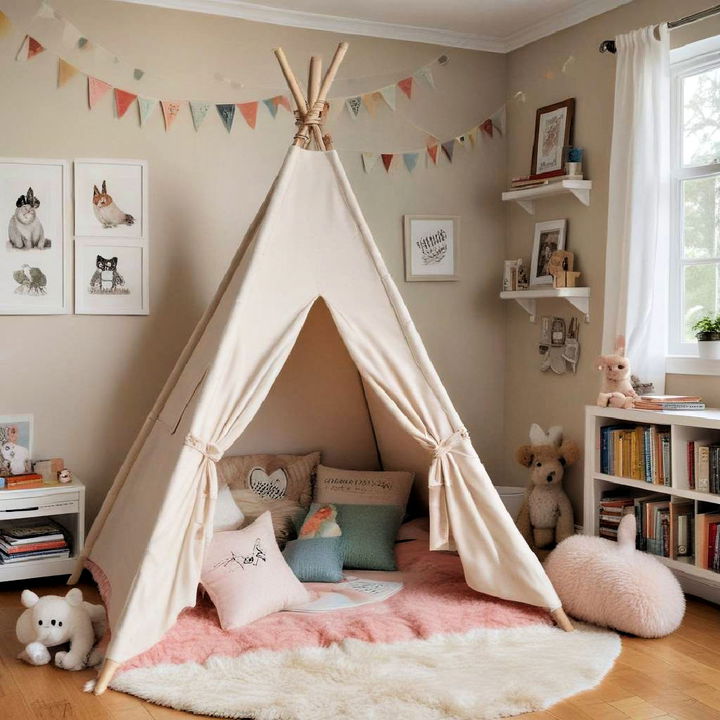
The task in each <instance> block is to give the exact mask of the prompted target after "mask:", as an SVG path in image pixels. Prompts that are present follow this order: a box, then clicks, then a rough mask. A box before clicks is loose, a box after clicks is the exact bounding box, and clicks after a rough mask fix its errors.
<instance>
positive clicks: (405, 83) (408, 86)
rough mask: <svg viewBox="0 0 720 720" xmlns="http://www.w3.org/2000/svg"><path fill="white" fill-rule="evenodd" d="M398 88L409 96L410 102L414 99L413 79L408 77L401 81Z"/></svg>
mask: <svg viewBox="0 0 720 720" xmlns="http://www.w3.org/2000/svg"><path fill="white" fill-rule="evenodd" d="M397 86H398V87H399V88H400V89H401V90H402V91H403V92H404V93H405V94H406V95H407V98H408V100H410V99H411V98H412V86H413V79H412V77H406V78H405V79H404V80H401V81H400V82H399V83H398V84H397Z"/></svg>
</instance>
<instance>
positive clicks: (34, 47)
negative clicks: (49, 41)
mask: <svg viewBox="0 0 720 720" xmlns="http://www.w3.org/2000/svg"><path fill="white" fill-rule="evenodd" d="M43 50H45V48H44V47H43V46H42V45H41V44H40V43H39V42H38V41H37V40H36V39H35V38H32V37H30V36H29V35H28V54H27V56H28V60H29V59H30V58H34V57H35V56H36V55H39V54H40V53H41V52H43Z"/></svg>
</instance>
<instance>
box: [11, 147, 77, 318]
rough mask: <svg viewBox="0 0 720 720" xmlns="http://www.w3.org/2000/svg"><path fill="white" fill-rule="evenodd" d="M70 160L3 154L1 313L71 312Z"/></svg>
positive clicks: (38, 313)
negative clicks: (6, 155) (9, 156)
mask: <svg viewBox="0 0 720 720" xmlns="http://www.w3.org/2000/svg"><path fill="white" fill-rule="evenodd" d="M69 203H70V185H69V177H68V163H67V162H66V161H65V160H41V159H38V158H29V159H26V158H2V159H0V208H2V213H3V216H2V223H3V225H4V227H5V230H3V233H4V236H3V237H2V239H1V240H0V314H2V315H61V314H64V313H67V312H70V302H71V292H70V281H69V267H70V261H71V258H70V243H68V242H66V237H67V235H68V233H67V230H68V228H67V225H68V214H67V209H68V205H69Z"/></svg>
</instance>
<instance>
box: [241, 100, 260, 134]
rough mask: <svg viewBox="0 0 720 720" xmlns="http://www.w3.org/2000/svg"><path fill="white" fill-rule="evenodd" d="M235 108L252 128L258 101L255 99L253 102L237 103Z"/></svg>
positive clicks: (255, 119) (255, 118) (253, 127)
mask: <svg viewBox="0 0 720 720" xmlns="http://www.w3.org/2000/svg"><path fill="white" fill-rule="evenodd" d="M237 109H238V110H239V111H240V113H241V115H242V116H243V117H244V118H245V122H246V123H247V124H248V125H249V126H250V127H251V128H252V129H253V130H254V129H255V123H256V122H257V111H258V103H257V100H253V102H246V103H238V105H237Z"/></svg>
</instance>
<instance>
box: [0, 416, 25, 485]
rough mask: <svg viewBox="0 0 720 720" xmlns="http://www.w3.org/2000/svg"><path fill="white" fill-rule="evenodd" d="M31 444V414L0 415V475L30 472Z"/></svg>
mask: <svg viewBox="0 0 720 720" xmlns="http://www.w3.org/2000/svg"><path fill="white" fill-rule="evenodd" d="M32 445H33V416H32V415H0V476H5V475H21V474H22V473H28V472H32Z"/></svg>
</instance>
